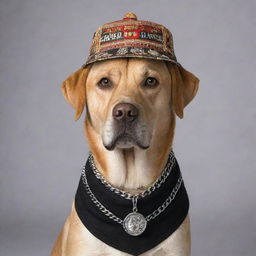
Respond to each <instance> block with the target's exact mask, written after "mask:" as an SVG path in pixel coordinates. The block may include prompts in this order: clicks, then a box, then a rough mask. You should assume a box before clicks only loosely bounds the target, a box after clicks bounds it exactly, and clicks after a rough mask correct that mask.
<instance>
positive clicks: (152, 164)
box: [51, 58, 199, 256]
mask: <svg viewBox="0 0 256 256" xmlns="http://www.w3.org/2000/svg"><path fill="white" fill-rule="evenodd" d="M145 76H147V77H155V78H156V79H157V80H158V81H159V83H160V84H159V86H158V87H157V88H154V89H145V88H144V87H143V86H142V82H143V81H144V80H143V79H144V78H145ZM103 77H108V78H109V79H111V81H112V83H113V86H112V87H111V89H104V90H102V89H100V88H99V87H98V86H97V83H98V81H99V80H100V79H101V78H103ZM198 82H199V80H198V79H197V78H196V77H195V76H194V75H193V74H191V73H190V72H188V71H186V70H185V69H184V68H182V67H177V66H175V65H173V64H169V63H165V62H163V61H154V60H147V59H136V58H133V59H114V60H108V61H102V62H98V63H95V64H93V65H91V66H89V67H87V68H86V69H79V70H78V71H77V72H75V73H74V74H72V75H71V76H69V77H68V78H67V80H65V81H64V83H63V86H62V91H63V94H64V97H65V98H66V100H67V101H68V102H69V103H70V104H71V105H72V106H73V107H74V108H75V110H76V119H77V118H79V116H80V115H81V113H82V111H83V109H84V106H85V104H87V108H88V112H89V113H87V116H86V120H85V133H86V137H87V140H88V144H89V147H90V150H91V152H92V154H93V156H94V158H95V162H96V165H97V167H98V169H99V170H100V172H101V173H102V174H103V175H104V176H105V178H106V179H107V180H108V181H109V182H110V183H111V184H112V185H114V186H116V187H119V188H122V189H125V190H127V191H131V192H134V193H138V191H141V190H143V189H145V188H147V187H148V186H150V184H152V183H153V182H154V181H155V180H156V178H157V177H158V176H159V175H160V173H161V171H162V169H163V168H164V165H165V163H166V161H167V157H168V153H169V149H170V148H171V146H172V141H173V136H174V128H175V114H176V115H178V116H179V117H180V118H182V117H183V109H184V107H185V106H186V105H187V104H188V103H189V102H190V101H191V100H192V99H193V97H194V96H195V94H196V92H197V89H198ZM81 94H82V95H81ZM119 102H128V103H132V104H134V105H136V107H138V109H139V111H140V123H139V125H140V126H139V128H138V129H139V131H138V132H139V133H140V132H141V131H142V130H144V131H146V132H145V134H146V135H147V136H146V137H145V140H147V141H148V142H149V144H150V146H149V148H148V149H146V150H142V149H140V148H138V147H132V148H127V149H123V148H118V147H116V148H115V149H114V150H113V151H109V150H106V148H105V147H104V145H103V141H104V140H108V139H109V133H111V132H112V130H111V129H112V128H113V127H112V125H111V124H112V123H111V120H112V119H111V118H112V109H113V107H114V106H115V105H116V104H117V103H119ZM110 235H111V234H110ZM51 255H52V256H82V255H86V256H107V255H108V256H110V255H111V256H125V255H129V254H126V253H123V252H120V251H118V250H116V249H114V248H112V247H110V246H108V245H106V244H104V243H103V242H101V241H99V240H98V239H97V238H95V237H94V236H93V235H91V234H90V232H89V231H88V230H87V229H86V228H85V227H84V226H83V224H82V223H81V221H80V219H79V218H78V216H77V213H76V210H75V208H74V205H73V206H72V210H71V214H70V216H69V217H68V219H67V221H66V223H65V225H64V228H63V230H62V232H61V234H60V235H59V237H58V239H57V241H56V243H55V246H54V248H53V251H52V254H51ZM142 255H143V256H162V255H168V256H188V255H190V228H189V217H187V218H186V219H185V220H184V222H183V224H182V225H181V226H180V227H179V228H178V230H176V232H174V233H173V234H172V235H171V236H170V237H169V238H168V239H166V240H165V241H163V242H162V243H161V244H159V245H158V246H156V247H155V248H153V249H152V250H150V251H148V252H146V253H144V254H142Z"/></svg>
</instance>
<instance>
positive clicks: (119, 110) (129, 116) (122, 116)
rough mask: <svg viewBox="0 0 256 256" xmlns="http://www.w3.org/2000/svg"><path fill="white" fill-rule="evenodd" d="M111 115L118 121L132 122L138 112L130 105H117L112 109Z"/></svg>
mask: <svg viewBox="0 0 256 256" xmlns="http://www.w3.org/2000/svg"><path fill="white" fill-rule="evenodd" d="M112 115H113V117H114V119H115V120H118V121H128V122H132V121H134V120H135V119H136V118H137V117H138V115H139V110H138V109H137V108H136V107H135V106H134V105H133V104H131V103H118V104H116V105H115V107H114V108H113V112H112Z"/></svg>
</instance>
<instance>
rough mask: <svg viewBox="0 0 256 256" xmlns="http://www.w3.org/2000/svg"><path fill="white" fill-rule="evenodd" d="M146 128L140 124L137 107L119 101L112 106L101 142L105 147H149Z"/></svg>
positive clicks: (111, 148)
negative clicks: (109, 118) (109, 119)
mask: <svg viewBox="0 0 256 256" xmlns="http://www.w3.org/2000/svg"><path fill="white" fill-rule="evenodd" d="M146 133H147V132H146V129H145V127H144V126H143V125H141V124H140V120H139V109H138V108H137V107H136V106H135V105H133V104H131V103H125V102H121V103H118V104H116V105H115V106H114V108H113V110H112V118H111V121H110V122H107V124H106V126H105V133H104V136H103V143H104V146H105V147H106V149H108V150H113V149H114V148H115V147H119V148H131V147H133V146H138V147H139V148H141V149H147V148H148V147H149V143H148V138H147V137H148V136H147V135H146Z"/></svg>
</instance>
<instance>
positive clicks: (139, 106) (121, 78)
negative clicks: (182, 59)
mask: <svg viewBox="0 0 256 256" xmlns="http://www.w3.org/2000/svg"><path fill="white" fill-rule="evenodd" d="M198 83H199V80H198V78H196V77H195V76H194V75H193V74H192V73H190V72H188V71H187V70H185V69H184V68H183V67H181V66H179V65H176V64H171V63H170V62H165V61H159V60H150V59H139V58H121V59H113V60H105V61H100V62H96V63H94V64H91V65H89V66H87V67H85V68H81V69H79V70H78V71H77V72H75V73H73V74H72V75H70V76H69V77H68V78H67V79H66V80H65V81H64V82H63V84H62V92H63V94H64V97H65V99H66V100H67V101H68V102H69V103H70V104H71V105H72V106H73V107H74V108H75V110H76V115H75V119H79V117H80V116H81V114H82V112H83V109H84V107H86V112H87V116H86V124H87V125H89V126H90V127H91V128H92V129H94V131H95V132H96V133H97V134H98V135H99V136H100V137H101V140H102V143H103V145H104V147H105V148H106V149H108V150H113V149H115V148H131V147H138V148H140V149H147V148H149V147H150V146H151V142H152V140H154V139H155V140H156V139H157V138H160V137H161V136H162V137H165V136H167V134H168V132H170V129H171V127H173V122H174V120H175V118H174V115H175V114H176V115H177V116H178V117H180V118H183V110H184V107H185V106H186V105H187V104H188V103H189V102H190V101H191V100H192V99H193V98H194V96H195V95H196V92H197V89H198Z"/></svg>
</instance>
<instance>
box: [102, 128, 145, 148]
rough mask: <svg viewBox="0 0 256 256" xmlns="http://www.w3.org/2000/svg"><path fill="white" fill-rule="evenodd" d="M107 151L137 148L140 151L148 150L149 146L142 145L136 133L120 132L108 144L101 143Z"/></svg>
mask: <svg viewBox="0 0 256 256" xmlns="http://www.w3.org/2000/svg"><path fill="white" fill-rule="evenodd" d="M103 144H104V147H105V148H106V149H107V150H114V149H115V148H116V147H117V148H122V149H128V148H132V147H135V146H137V147H138V148H140V149H144V150H145V149H148V148H149V144H146V143H143V142H142V141H141V140H140V139H139V138H138V137H137V136H136V133H132V134H131V133H129V132H126V131H124V132H122V133H119V134H118V135H116V136H114V138H113V139H112V140H111V142H110V143H108V144H107V143H103Z"/></svg>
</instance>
